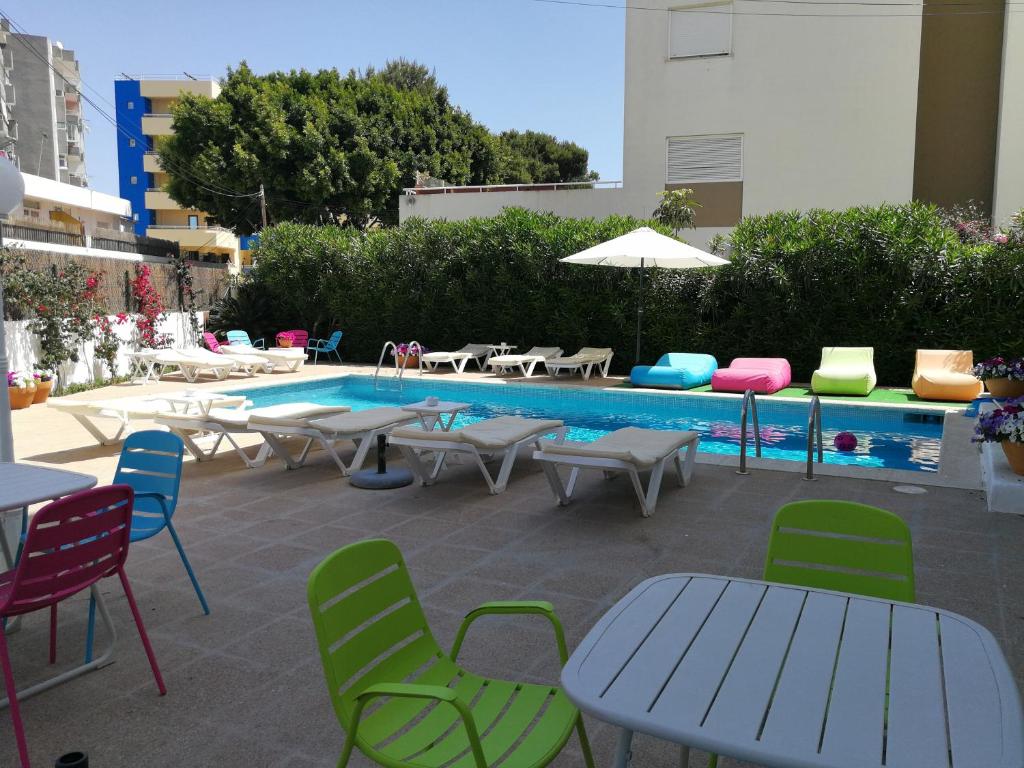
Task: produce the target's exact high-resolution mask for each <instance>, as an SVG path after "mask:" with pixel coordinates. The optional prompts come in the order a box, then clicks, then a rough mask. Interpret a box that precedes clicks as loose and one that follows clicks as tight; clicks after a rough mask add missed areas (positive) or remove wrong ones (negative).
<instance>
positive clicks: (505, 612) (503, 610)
mask: <svg viewBox="0 0 1024 768" xmlns="http://www.w3.org/2000/svg"><path fill="white" fill-rule="evenodd" d="M512 614H526V615H529V614H535V615H540V616H544V617H545V618H546V619H547V620H548V621H550V622H551V626H552V627H554V630H555V642H556V643H557V644H558V658H559V661H561V662H562V666H565V663H566V662H567V661H568V660H569V650H568V648H567V647H566V645H565V631H564V630H563V629H562V622H561V621H559V620H558V616H557V615H556V614H555V607H554V606H553V605H551V603H549V602H548V601H547V600H496V601H494V602H490V603H484V604H483V605H481V606H479V607H477V608H474V609H473V610H472V611H470V612H469V613H467V614H466V616H465V618H463V620H462V625H461V626H460V627H459V631H458V634H456V635H455V642H454V644H453V645H452V654H451V656H452V661H454V660H455V658H456V657H457V656H458V655H459V650H460V649H461V648H462V641H463V640H464V639H465V637H466V630H468V629H469V625H470V624H472V623H473V622H474V621H476V620H477V619H479V618H480V617H481V616H509V615H512Z"/></svg>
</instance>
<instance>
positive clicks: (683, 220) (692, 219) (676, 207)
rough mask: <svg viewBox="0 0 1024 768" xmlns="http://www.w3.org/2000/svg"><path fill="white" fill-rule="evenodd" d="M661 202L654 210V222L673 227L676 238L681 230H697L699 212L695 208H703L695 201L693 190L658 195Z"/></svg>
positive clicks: (680, 190) (676, 190)
mask: <svg viewBox="0 0 1024 768" xmlns="http://www.w3.org/2000/svg"><path fill="white" fill-rule="evenodd" d="M658 194H659V195H660V196H661V202H660V203H658V207H657V208H656V209H655V210H654V220H655V221H657V222H659V223H661V224H664V225H665V226H666V227H671V228H672V232H673V233H674V234H675V236H676V237H679V230H680V229H695V228H696V226H697V223H696V220H697V212H696V211H695V210H694V209H695V208H700V207H702V206H701V204H700V203H698V202H697V201H696V200H694V199H693V190H692V189H673V190H667V191H665V192H659V193H658Z"/></svg>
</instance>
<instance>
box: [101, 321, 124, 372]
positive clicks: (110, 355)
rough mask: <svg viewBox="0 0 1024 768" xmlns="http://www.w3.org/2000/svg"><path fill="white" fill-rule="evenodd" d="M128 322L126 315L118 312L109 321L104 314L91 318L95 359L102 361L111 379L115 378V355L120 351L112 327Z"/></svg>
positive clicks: (117, 339) (115, 332)
mask: <svg viewBox="0 0 1024 768" xmlns="http://www.w3.org/2000/svg"><path fill="white" fill-rule="evenodd" d="M127 322H128V315H126V314H125V313H124V312H118V313H117V314H116V315H114V319H113V320H111V319H110V317H109V316H107V315H106V314H102V313H100V314H97V315H96V316H95V317H93V327H94V333H95V339H94V341H93V349H94V350H95V352H96V357H97V358H99V359H100V360H102V361H103V363H104V364H105V365H106V366H107V370H108V371H110V376H111V378H113V377H115V376H117V353H118V351H119V350H120V349H121V339H120V338H119V337H118V335H117V331H115V330H114V326H117V325H124V324H125V323H127Z"/></svg>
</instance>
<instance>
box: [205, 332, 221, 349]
mask: <svg viewBox="0 0 1024 768" xmlns="http://www.w3.org/2000/svg"><path fill="white" fill-rule="evenodd" d="M203 341H204V342H206V347H207V348H208V349H209V350H210V351H211V352H216V353H217V354H223V353H222V352H221V349H220V342H219V341H217V337H216V336H214V335H213V334H212V333H210V332H209V331H203Z"/></svg>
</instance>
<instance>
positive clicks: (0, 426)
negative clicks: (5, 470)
mask: <svg viewBox="0 0 1024 768" xmlns="http://www.w3.org/2000/svg"><path fill="white" fill-rule="evenodd" d="M24 197H25V180H24V179H23V178H22V177H21V171H19V170H18V169H17V168H16V167H15V165H14V163H12V162H11V161H10V160H8V159H7V157H6V156H3V157H0V218H4V219H5V218H7V216H8V215H9V214H11V213H13V212H14V211H15V210H17V209H18V208H20V207H21V201H22V200H23V199H24ZM3 244H4V236H3V230H2V229H0V248H2V247H3ZM0 378H2V379H3V382H4V389H5V390H6V389H7V333H6V332H5V328H4V283H3V276H2V275H0ZM0 461H6V462H12V461H14V434H13V431H12V429H11V403H10V400H9V399H8V397H7V392H6V391H5V392H4V394H3V396H2V397H0ZM0 535H3V534H2V533H0ZM0 631H2V630H0Z"/></svg>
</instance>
